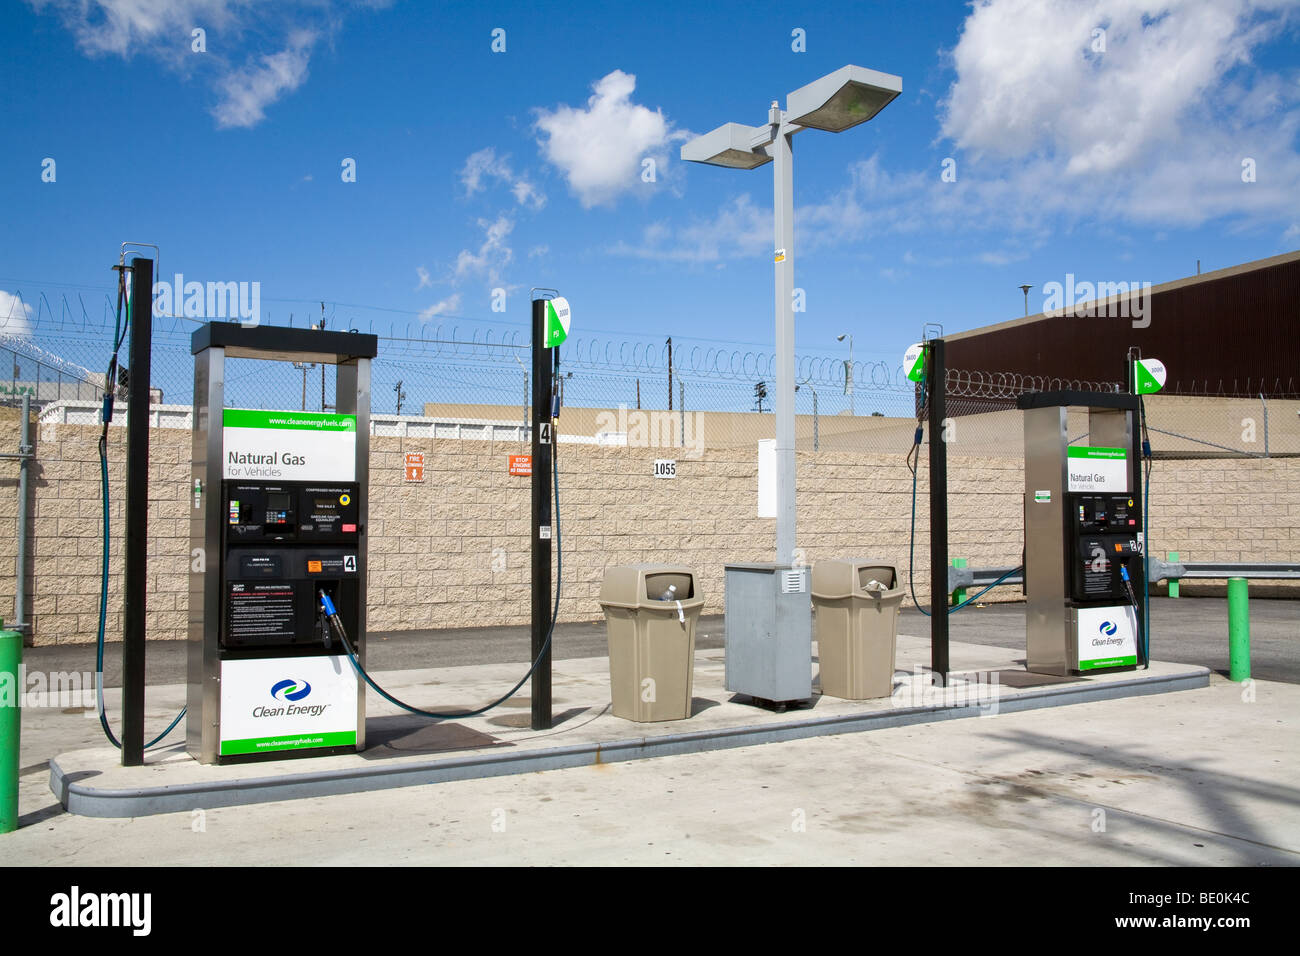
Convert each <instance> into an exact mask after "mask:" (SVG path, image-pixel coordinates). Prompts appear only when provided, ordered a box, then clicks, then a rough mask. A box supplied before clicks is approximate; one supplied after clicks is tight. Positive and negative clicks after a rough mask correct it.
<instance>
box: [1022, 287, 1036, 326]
mask: <svg viewBox="0 0 1300 956" xmlns="http://www.w3.org/2000/svg"><path fill="white" fill-rule="evenodd" d="M1032 288H1033V286H1031V285H1022V286H1021V287H1020V291H1021V292H1023V293H1024V294H1025V318H1029V290H1030V289H1032Z"/></svg>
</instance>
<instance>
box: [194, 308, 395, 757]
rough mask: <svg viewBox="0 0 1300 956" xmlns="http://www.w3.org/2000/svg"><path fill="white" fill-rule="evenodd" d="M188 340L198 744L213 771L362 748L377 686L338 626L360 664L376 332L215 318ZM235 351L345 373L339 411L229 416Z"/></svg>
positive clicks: (197, 752) (234, 411) (339, 377)
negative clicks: (368, 689)
mask: <svg viewBox="0 0 1300 956" xmlns="http://www.w3.org/2000/svg"><path fill="white" fill-rule="evenodd" d="M191 347H192V351H193V352H194V356H195V364H194V446H193V476H192V494H193V506H194V507H193V510H192V511H191V516H192V517H191V523H190V529H191V533H190V537H191V547H192V549H193V555H194V563H193V565H192V569H191V583H190V628H189V655H188V658H189V690H188V695H187V696H188V715H187V717H188V723H187V733H186V739H187V747H188V749H189V751H190V753H191V754H192V755H194V756H195V757H197V758H198V759H199V760H200V761H202V762H204V763H214V762H216V763H224V762H232V761H236V760H256V759H276V758H283V757H286V756H294V755H300V754H306V755H320V754H328V753H349V752H354V751H357V750H361V749H363V748H364V746H365V687H364V685H363V684H361V683H360V681H358V679H357V674H356V670H355V669H354V668H353V666H352V664H351V662H350V661H349V660H348V657H347V653H348V652H347V651H346V650H345V649H344V647H343V646H342V645H341V641H340V640H339V639H338V638H337V637H336V631H337V627H338V626H342V627H343V628H344V629H345V632H346V633H347V635H348V637H349V640H350V641H351V643H352V646H353V648H354V649H355V652H356V655H357V658H358V660H359V661H360V662H364V655H365V594H366V588H365V581H366V576H365V572H366V521H367V514H368V501H367V498H368V493H369V489H368V480H367V479H368V461H369V432H370V422H369V419H370V359H371V358H373V357H374V356H375V354H376V351H377V339H376V337H375V336H373V335H359V334H356V333H348V332H325V331H315V330H307V329H285V328H274V327H269V326H259V327H253V328H244V327H242V326H241V325H239V324H235V323H224V322H214V323H210V324H208V325H205V326H203V327H202V328H200V329H198V330H197V331H196V332H195V333H194V337H193V341H192V343H191ZM227 358H250V359H262V360H268V361H284V362H287V361H301V362H316V363H323V364H331V365H334V366H335V367H336V385H337V387H336V390H335V392H336V403H337V406H338V407H337V409H336V410H335V411H333V412H305V411H265V410H257V409H240V408H226V407H225V392H224V381H225V363H226V359H227ZM326 609H328V611H327V610H326ZM330 614H335V615H337V619H336V620H334V621H333V622H332V623H333V626H331V620H330V617H329V615H330Z"/></svg>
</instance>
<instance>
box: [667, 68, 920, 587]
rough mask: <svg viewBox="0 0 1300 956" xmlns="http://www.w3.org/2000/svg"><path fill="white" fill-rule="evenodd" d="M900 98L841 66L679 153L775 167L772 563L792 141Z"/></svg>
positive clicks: (789, 361)
mask: <svg viewBox="0 0 1300 956" xmlns="http://www.w3.org/2000/svg"><path fill="white" fill-rule="evenodd" d="M902 91H903V81H902V79H901V78H900V77H897V76H893V75H891V74H888V73H879V72H877V71H875V70H867V69H864V68H862V67H860V66H845V67H842V68H840V69H838V70H836V71H835V72H834V73H830V74H828V75H826V76H823V77H822V78H821V79H818V80H814V81H813V82H812V83H809V84H808V85H807V86H801V87H800V88H799V89H797V90H795V91H794V92H793V93H790V94H788V95H787V96H786V109H785V111H782V110H781V108H780V105H779V104H778V103H777V102H776V101H773V103H772V106H771V108H770V109H769V110H768V117H767V125H766V126H744V125H742V124H740V123H726V124H724V125H723V126H719V127H718V128H717V129H715V130H712V131H711V132H708V133H705V134H704V135H702V136H697V137H696V138H695V139H693V140H691V141H690V142H689V143H686V144H685V145H683V146H682V151H681V156H682V159H684V160H687V161H689V162H695V163H708V164H710V165H713V166H726V167H728V168H731V169H756V168H757V167H759V166H763V165H765V164H767V163H769V162H773V163H774V167H773V171H772V180H773V207H774V211H775V215H774V217H773V218H774V229H773V234H774V237H775V251H774V255H773V259H774V261H775V263H776V343H775V349H774V352H775V356H776V376H775V378H776V381H775V395H774V396H773V409H774V411H775V413H776V560H777V563H778V564H790V563H791V562H792V561H793V559H794V541H795V491H794V471H795V459H794V386H795V382H794V307H793V302H792V296H793V294H794V179H793V174H792V169H791V167H792V163H793V152H792V149H793V137H794V134H795V133H798V132H800V131H801V130H803V129H805V128H808V129H820V130H825V131H827V132H831V133H838V132H842V131H843V130H846V129H850V128H851V127H854V126H857V125H858V124H860V123H865V122H866V121H867V120H869V119H871V118H872V117H873V116H875V115H876V114H877V113H879V112H880V111H881V110H882V109H884V108H885V107H886V106H887V105H889V103H890V102H891V101H892V100H893V99H894V98H895V97H897V96H898V94H899V93H901V92H902Z"/></svg>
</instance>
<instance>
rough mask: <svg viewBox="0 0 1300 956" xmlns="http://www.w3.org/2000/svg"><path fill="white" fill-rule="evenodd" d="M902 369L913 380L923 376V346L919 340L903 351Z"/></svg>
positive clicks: (918, 379)
mask: <svg viewBox="0 0 1300 956" xmlns="http://www.w3.org/2000/svg"><path fill="white" fill-rule="evenodd" d="M903 371H904V372H905V373H906V374H907V377H908V379H909V380H911V381H913V382H919V381H921V379H923V378H925V346H924V345H922V344H921V343H920V342H917V343H916V344H915V345H913V346H912V347H911V348H909V349H908V350H907V351H906V352H904V353H903Z"/></svg>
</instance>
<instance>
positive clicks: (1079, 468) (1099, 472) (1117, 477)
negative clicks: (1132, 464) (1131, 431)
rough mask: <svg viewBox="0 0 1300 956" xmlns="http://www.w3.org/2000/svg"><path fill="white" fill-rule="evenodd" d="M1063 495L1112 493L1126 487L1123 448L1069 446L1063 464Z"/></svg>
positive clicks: (1127, 488)
mask: <svg viewBox="0 0 1300 956" xmlns="http://www.w3.org/2000/svg"><path fill="white" fill-rule="evenodd" d="M1066 471H1067V473H1068V474H1067V477H1068V479H1069V482H1068V485H1067V488H1066V490H1067V491H1113V492H1119V493H1121V494H1122V493H1124V492H1126V491H1128V490H1129V487H1128V452H1126V451H1125V450H1124V449H1123V448H1103V447H1101V446H1094V447H1088V446H1086V445H1071V446H1070V448H1069V455H1068V458H1067V461H1066Z"/></svg>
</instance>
